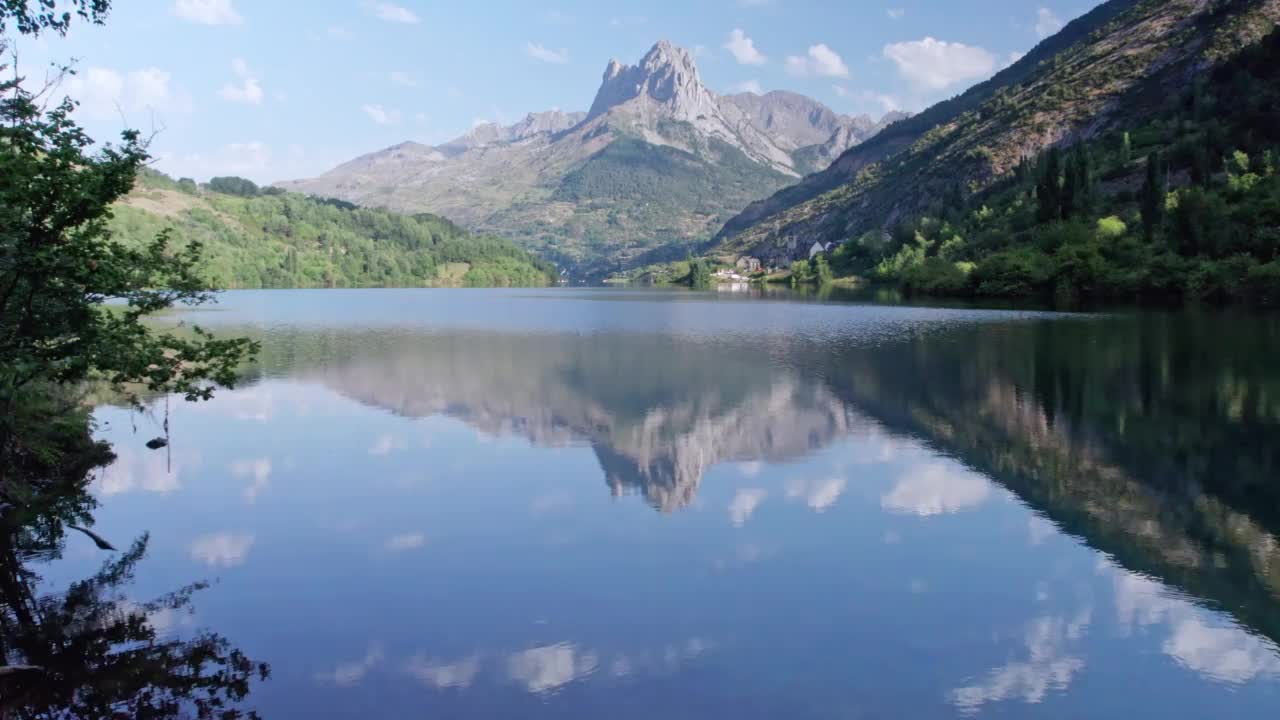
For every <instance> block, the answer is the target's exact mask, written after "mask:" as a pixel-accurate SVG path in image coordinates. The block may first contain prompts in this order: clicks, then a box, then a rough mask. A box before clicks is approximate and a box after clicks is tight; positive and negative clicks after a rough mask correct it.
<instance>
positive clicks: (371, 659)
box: [318, 645, 383, 687]
mask: <svg viewBox="0 0 1280 720" xmlns="http://www.w3.org/2000/svg"><path fill="white" fill-rule="evenodd" d="M382 659H383V652H382V648H381V647H380V646H378V645H374V646H372V647H370V648H369V652H367V653H365V656H364V657H363V658H361V659H359V660H356V661H355V662H349V663H343V664H341V665H339V666H338V667H336V668H334V669H333V670H331V671H329V672H326V673H321V674H320V675H319V676H318V679H319V680H320V681H322V682H329V683H333V684H334V685H337V686H339V687H351V686H353V685H359V684H360V683H361V681H363V680H364V679H365V677H366V676H368V674H369V671H371V670H373V669H374V668H375V667H377V666H378V665H379V664H381V663H382Z"/></svg>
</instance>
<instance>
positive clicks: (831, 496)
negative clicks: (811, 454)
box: [786, 477, 849, 513]
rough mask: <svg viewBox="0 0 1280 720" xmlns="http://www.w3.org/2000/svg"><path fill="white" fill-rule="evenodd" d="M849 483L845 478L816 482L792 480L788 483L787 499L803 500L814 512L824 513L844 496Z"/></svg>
mask: <svg viewBox="0 0 1280 720" xmlns="http://www.w3.org/2000/svg"><path fill="white" fill-rule="evenodd" d="M848 484H849V483H848V481H847V480H845V479H844V478H838V477H837V478H828V479H826V480H820V481H816V482H805V481H804V480H791V481H788V482H787V486H786V487H787V497H788V498H792V499H796V498H803V499H804V501H805V504H806V505H808V506H809V509H811V510H813V511H814V512H818V513H823V512H826V511H827V510H829V509H831V507H832V506H833V505H835V504H836V501H837V500H839V499H840V496H841V495H843V494H844V490H845V487H847V486H848Z"/></svg>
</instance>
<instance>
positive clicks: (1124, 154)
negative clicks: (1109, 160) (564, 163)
mask: <svg viewBox="0 0 1280 720" xmlns="http://www.w3.org/2000/svg"><path fill="white" fill-rule="evenodd" d="M1131 162H1133V143H1132V142H1131V141H1130V139H1129V131H1128V130H1126V131H1125V133H1124V141H1123V142H1122V143H1121V144H1120V164H1121V165H1123V166H1124V167H1128V166H1129V163H1131Z"/></svg>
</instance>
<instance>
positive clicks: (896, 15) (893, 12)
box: [885, 8, 907, 20]
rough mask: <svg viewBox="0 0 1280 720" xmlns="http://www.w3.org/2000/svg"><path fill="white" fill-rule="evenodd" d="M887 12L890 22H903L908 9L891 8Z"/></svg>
mask: <svg viewBox="0 0 1280 720" xmlns="http://www.w3.org/2000/svg"><path fill="white" fill-rule="evenodd" d="M885 12H886V13H888V15H889V19H890V20H901V19H902V18H904V17H906V15H907V9H906V8H889V9H888V10H886V11H885Z"/></svg>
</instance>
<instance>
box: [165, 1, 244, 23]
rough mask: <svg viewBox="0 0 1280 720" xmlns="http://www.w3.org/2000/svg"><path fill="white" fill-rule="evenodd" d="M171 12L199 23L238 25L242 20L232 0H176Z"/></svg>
mask: <svg viewBox="0 0 1280 720" xmlns="http://www.w3.org/2000/svg"><path fill="white" fill-rule="evenodd" d="M173 13H174V14H175V15H177V16H178V17H180V18H182V19H183V20H186V21H188V22H193V23H199V24H201V25H239V24H240V23H242V22H244V18H242V17H240V13H238V12H236V8H235V4H234V3H233V2H232V0H177V2H175V3H174V4H173Z"/></svg>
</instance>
